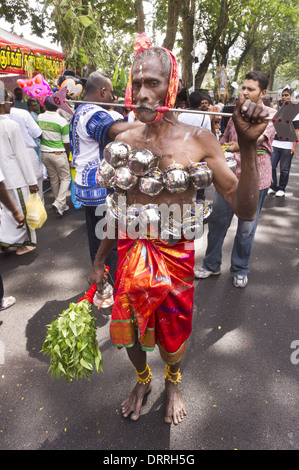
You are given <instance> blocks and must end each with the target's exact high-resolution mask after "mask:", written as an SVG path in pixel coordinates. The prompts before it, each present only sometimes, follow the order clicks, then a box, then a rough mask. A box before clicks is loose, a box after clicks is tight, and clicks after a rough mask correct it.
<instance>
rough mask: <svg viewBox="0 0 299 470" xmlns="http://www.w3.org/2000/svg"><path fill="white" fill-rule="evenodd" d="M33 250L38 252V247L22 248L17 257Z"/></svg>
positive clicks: (17, 252) (18, 250) (19, 249)
mask: <svg viewBox="0 0 299 470" xmlns="http://www.w3.org/2000/svg"><path fill="white" fill-rule="evenodd" d="M33 250H36V246H20V247H19V248H18V249H17V251H16V255H19V256H20V255H25V254H26V253H30V252H31V251H33Z"/></svg>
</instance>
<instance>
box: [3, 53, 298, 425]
mask: <svg viewBox="0 0 299 470" xmlns="http://www.w3.org/2000/svg"><path fill="white" fill-rule="evenodd" d="M267 85H268V80H267V77H266V75H265V74H263V73H262V72H250V73H248V74H247V75H246V76H245V79H244V82H243V85H242V90H241V93H240V94H239V96H238V100H236V103H234V102H232V101H230V102H228V103H227V104H226V105H225V106H224V104H223V103H221V102H219V104H217V105H214V104H213V103H212V101H211V98H210V97H209V96H205V95H202V94H201V93H200V92H197V91H194V92H193V93H191V94H190V96H189V103H190V108H191V110H194V111H196V110H204V111H213V112H215V113H218V112H219V113H221V112H227V108H229V109H230V111H233V112H234V115H233V117H231V118H229V119H228V120H223V119H222V118H221V115H217V114H214V115H203V114H198V113H196V112H194V113H183V112H182V113H178V116H176V114H175V113H171V112H167V111H166V112H164V111H163V112H157V110H156V107H157V106H168V107H169V108H173V107H174V106H175V103H176V99H177V94H178V92H179V89H180V80H179V74H178V66H177V62H176V58H175V56H174V55H173V54H172V53H171V52H170V51H168V50H166V49H163V48H159V47H148V48H145V49H144V50H142V51H141V52H139V53H138V54H136V56H135V58H134V60H133V64H132V68H131V72H130V77H129V82H128V87H127V93H126V97H127V104H128V105H129V104H130V103H135V105H136V108H135V109H134V112H133V114H134V116H133V118H132V119H127V116H125V115H124V114H123V113H119V112H117V111H114V110H112V111H111V110H110V109H109V104H111V103H112V102H113V101H114V94H113V86H112V82H111V80H110V78H109V77H108V76H107V75H106V74H104V73H101V72H98V71H97V72H93V73H91V74H90V76H89V77H88V79H87V82H86V85H85V90H84V98H83V101H86V104H84V103H83V104H81V105H79V106H78V107H76V109H74V114H73V116H72V117H71V118H70V119H65V117H62V116H61V115H60V114H59V110H58V108H57V107H56V106H55V105H53V104H52V103H51V100H49V99H46V100H45V109H44V110H43V112H40V113H38V112H37V108H36V102H34V100H28V101H26V100H23V99H21V96H20V95H19V94H18V93H20V92H19V91H17V92H16V93H15V96H13V95H12V94H9V93H8V92H7V91H6V90H4V93H3V97H1V104H0V140H1V145H0V169H1V170H2V171H0V199H1V203H2V210H1V224H0V244H1V246H2V248H3V249H4V250H6V251H8V250H11V249H13V248H17V250H16V254H17V255H26V253H28V252H30V251H32V250H34V249H35V248H36V244H37V240H36V233H35V231H34V230H31V229H30V228H29V227H28V225H27V223H26V218H25V203H26V198H27V196H28V194H29V193H38V194H39V195H40V198H41V200H42V201H43V200H44V199H43V180H44V178H45V177H48V178H49V180H50V185H51V190H52V197H53V202H52V207H53V209H54V210H55V213H56V214H57V217H59V218H60V217H63V216H64V213H65V212H66V211H67V210H68V206H67V202H66V197H67V194H68V191H69V188H70V183H71V174H70V167H72V168H74V169H75V171H76V175H75V181H74V186H75V197H76V200H77V201H78V202H79V203H80V204H81V205H82V210H84V211H85V218H86V230H87V238H88V244H89V251H90V260H91V264H92V269H91V273H90V276H89V279H88V280H89V282H90V284H96V286H97V290H98V291H99V292H101V289H102V283H103V279H104V273H105V267H106V265H109V266H110V273H111V276H112V279H113V281H114V297H115V299H114V307H113V310H112V316H111V321H110V336H111V340H112V342H113V343H114V344H115V345H116V346H117V347H119V348H120V347H124V348H125V349H126V351H127V354H128V357H129V360H130V362H131V363H132V365H133V367H134V368H135V371H136V383H135V386H134V388H133V390H132V392H131V393H130V394H129V396H128V397H127V398H126V399H125V400H124V401H123V403H122V413H123V416H124V417H129V416H130V418H131V419H132V420H137V419H138V418H139V415H140V410H141V406H142V402H143V399H144V397H145V395H146V394H147V393H149V392H150V390H151V386H152V380H151V376H152V374H151V370H150V367H149V364H148V361H147V352H148V351H152V350H153V349H154V348H155V346H156V345H157V346H158V347H159V351H160V355H161V358H162V360H163V361H164V362H165V364H166V369H165V390H166V407H165V417H164V420H165V422H166V423H171V422H173V423H174V424H178V423H179V422H181V420H182V419H183V417H184V416H185V414H186V406H185V404H184V401H183V398H182V396H181V393H180V390H179V383H180V382H181V380H182V375H181V372H180V367H181V361H182V359H183V357H184V354H185V350H186V345H187V340H188V338H189V336H190V334H191V329H192V312H193V290H194V286H193V280H194V276H195V278H199V279H204V278H207V277H208V276H210V275H219V274H220V272H221V270H220V265H221V253H222V244H223V241H224V238H225V236H226V232H227V229H228V227H229V226H230V223H231V220H232V217H233V216H234V214H235V215H236V217H237V218H238V228H237V231H236V236H235V242H234V247H233V250H232V261H231V273H232V275H233V283H234V286H236V287H245V286H246V284H247V282H248V273H249V268H248V263H249V258H250V253H251V249H252V245H253V240H254V236H255V230H256V227H257V223H258V217H259V214H260V210H261V208H262V205H263V201H264V199H265V196H266V195H267V193H268V188H269V187H270V185H271V184H272V186H271V189H272V188H273V189H272V191H275V193H276V195H278V196H279V194H278V192H279V191H280V190H285V186H286V183H287V181H286V178H284V179H283V183H281V182H280V183H279V185H277V182H276V180H275V179H274V176H273V175H274V171H276V165H277V162H278V161H279V159H282V158H283V157H281V156H278V151H277V152H276V150H275V149H274V151H273V148H272V145H273V140H274V137H275V129H274V126H273V123H272V121H271V120H270V121H269V120H267V119H266V118H267V117H268V116H272V115H273V114H275V110H274V109H273V108H270V107H267V106H265V105H264V104H263V98H264V97H265V95H266V89H267ZM283 98H284V96H283ZM99 102H100V103H102V104H103V103H105V104H106V105H105V104H103V105H102V106H99V105H98V104H97V103H99ZM26 106H27V107H28V109H20V108H21V107H22V108H26ZM232 107H233V108H232ZM113 141H115V142H123V143H125V144H126V145H128V146H129V148H130V149H132V150H134V149H148V150H150V151H151V152H152V154H153V155H155V156H159V161H158V166H159V170H160V171H161V172H162V173H163V172H164V173H165V172H166V171H167V169H168V168H169V166H172V165H173V166H177V167H179V168H180V169H181V171H183V172H186V171H187V168H188V166H189V165H190V162H191V163H192V164H195V163H199V162H202V161H204V162H206V163H207V164H208V167H209V168H210V170H211V171H212V172H213V183H214V186H215V196H214V201H213V213H212V216H211V218H210V220H209V225H208V246H207V251H206V254H205V257H204V260H203V265H202V266H201V267H200V269H198V270H195V272H194V264H195V257H194V246H193V245H192V246H191V245H190V243H185V242H186V239H185V238H184V236H183V235H182V236H181V238H180V239H179V240H176V241H175V243H174V242H173V240H172V241H170V240H169V241H166V242H165V241H163V242H162V239H161V238H159V237H158V238H157V239H153V238H151V237H148V238H146V239H141V238H137V239H132V238H130V237H129V236H128V234H125V236H124V237H121V238H119V239H118V240H116V239H115V238H107V237H106V238H103V239H102V240H101V239H99V238H98V236H97V234H96V225H97V224H98V222H99V220H101V219H104V217H105V215H104V214H102V213H101V211H99V206H100V207H101V205H103V204H104V203H105V201H106V198H107V196H108V195H109V194H110V193H111V194H113V195H114V196H115V194H117V196H119V195H120V194H122V195H123V194H124V193H125V195H126V202H127V205H128V207H132V206H135V205H140V206H141V207H142V208H146V207H148V206H149V205H152V204H153V203H154V204H157V205H162V204H166V205H167V207H171V206H172V204H178V205H179V207H180V208H181V209H182V208H183V206H184V205H185V204H190V205H191V204H192V203H193V202H194V200H195V201H196V200H201V199H202V198H204V195H203V194H202V193H201V194H195V193H196V192H195V190H194V188H193V186H192V185H191V184H189V185H188V186H187V187H185V188H183V187H182V188H179V191H178V190H177V191H175V192H171V191H169V190H168V189H167V188H163V190H162V192H159V193H157V194H156V195H155V196H154V197H153V196H152V195H147V194H145V193H144V192H142V191H141V190H140V188H139V186H138V185H135V186H132V187H131V186H128V187H127V188H126V189H125V190H124V189H123V188H122V191H121V192H118V190H117V188H116V190H115V189H109V188H107V187H101V186H99V185H98V183H97V179H96V175H97V170H98V167H99V163H100V161H102V160H103V152H104V148H105V146H106V145H107V144H108V143H109V142H113ZM274 142H275V140H274ZM222 148H228V149H229V150H230V152H233V154H234V157H235V159H236V161H237V169H236V173H234V172H233V171H231V170H230V168H229V167H228V165H227V163H226V159H225V158H224V153H223V151H222ZM295 151H296V149H295V147H292V152H293V154H294V153H295ZM273 154H274V156H273ZM70 155H71V160H70ZM271 161H272V166H271ZM275 162H276V163H275ZM274 166H275V168H274ZM283 184H285V186H283ZM99 213H101V215H99ZM182 233H183V232H182ZM0 295H2V298H1V305H0V308H1V309H5V308H8V307H9V306H11V305H13V303H14V301H15V299H14V298H11V297H10V298H9V297H4V292H3V285H2V280H1V282H0Z"/></svg>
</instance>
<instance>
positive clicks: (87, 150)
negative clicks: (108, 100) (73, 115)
mask: <svg viewBox="0 0 299 470" xmlns="http://www.w3.org/2000/svg"><path fill="white" fill-rule="evenodd" d="M85 109H86V112H84V114H82V115H81V117H80V119H79V120H78V124H77V127H76V134H77V136H78V137H79V139H80V148H78V149H75V148H74V149H73V164H74V167H75V168H76V180H75V181H76V183H77V184H79V185H83V180H82V173H83V172H84V170H85V169H86V167H87V165H88V164H93V163H97V164H98V162H99V160H100V153H99V142H97V141H96V140H94V139H92V138H91V137H90V136H89V135H88V133H87V130H86V125H87V123H88V121H89V120H90V119H91V117H92V116H93V114H95V113H96V112H98V111H104V112H106V113H108V114H110V116H111V117H112V119H113V120H114V121H117V120H119V119H121V120H123V116H122V115H121V114H120V113H118V112H117V111H107V110H105V109H103V108H102V107H101V106H94V105H90V107H89V108H88V107H86V108H85Z"/></svg>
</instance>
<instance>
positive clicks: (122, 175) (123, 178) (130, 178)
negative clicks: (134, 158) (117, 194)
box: [115, 166, 138, 190]
mask: <svg viewBox="0 0 299 470" xmlns="http://www.w3.org/2000/svg"><path fill="white" fill-rule="evenodd" d="M137 183H138V177H137V176H136V175H133V174H132V173H131V172H130V170H129V168H128V167H127V166H120V167H118V168H116V170H115V186H118V187H120V188H121V189H125V190H126V189H131V188H133V186H135V184H137Z"/></svg>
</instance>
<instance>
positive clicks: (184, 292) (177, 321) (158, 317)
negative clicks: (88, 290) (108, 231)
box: [110, 239, 194, 363]
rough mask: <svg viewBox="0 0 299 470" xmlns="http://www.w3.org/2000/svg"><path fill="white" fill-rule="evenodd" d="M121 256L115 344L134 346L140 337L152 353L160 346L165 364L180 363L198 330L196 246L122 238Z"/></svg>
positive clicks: (112, 329)
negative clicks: (195, 321) (194, 319)
mask: <svg viewBox="0 0 299 470" xmlns="http://www.w3.org/2000/svg"><path fill="white" fill-rule="evenodd" d="M186 248H188V249H186ZM118 255H119V261H118V268H117V273H116V282H115V286H114V297H115V299H114V306H113V310H112V316H111V323H110V335H111V340H112V342H113V343H114V344H116V345H117V346H119V347H123V346H124V347H131V346H133V344H134V343H135V341H136V338H138V340H139V341H140V343H141V347H142V349H144V350H146V351H149V350H153V349H154V347H155V344H158V345H159V348H160V352H161V355H162V358H163V359H164V360H165V362H167V363H175V362H178V361H179V360H180V359H181V357H182V356H183V355H184V351H185V342H186V340H187V338H188V337H189V335H190V333H191V328H192V312H193V291H194V287H193V278H194V249H193V243H190V242H188V243H185V241H184V240H182V241H179V242H178V243H177V244H175V245H173V246H168V245H165V244H163V243H161V242H160V241H159V240H143V239H138V240H131V239H121V240H119V241H118Z"/></svg>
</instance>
